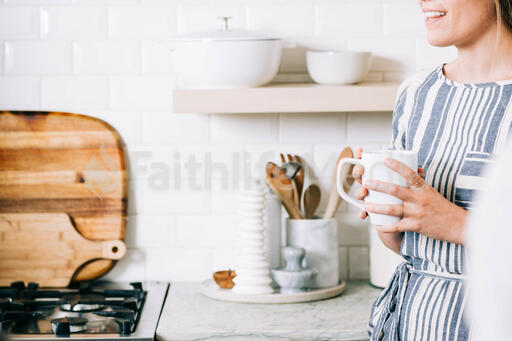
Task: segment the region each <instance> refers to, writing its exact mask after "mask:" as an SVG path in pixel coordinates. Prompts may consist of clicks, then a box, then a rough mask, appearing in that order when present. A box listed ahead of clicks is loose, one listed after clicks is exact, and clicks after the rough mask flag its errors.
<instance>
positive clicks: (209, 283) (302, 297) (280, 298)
mask: <svg viewBox="0 0 512 341" xmlns="http://www.w3.org/2000/svg"><path fill="white" fill-rule="evenodd" d="M345 284H346V283H345V281H341V282H340V284H338V285H336V286H334V287H330V288H323V289H317V290H312V291H308V292H301V293H298V294H280V293H278V292H275V293H273V294H256V295H254V294H238V293H236V292H233V291H231V289H221V288H219V287H218V286H217V284H216V283H215V282H214V281H213V279H208V280H206V281H204V282H203V283H201V293H202V294H203V295H205V296H207V297H210V298H213V299H216V300H220V301H229V302H239V303H300V302H312V301H319V300H325V299H327V298H332V297H336V296H338V295H340V294H341V293H342V292H343V290H345Z"/></svg>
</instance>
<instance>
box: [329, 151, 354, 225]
mask: <svg viewBox="0 0 512 341" xmlns="http://www.w3.org/2000/svg"><path fill="white" fill-rule="evenodd" d="M353 155H354V154H353V152H352V149H351V148H350V147H346V148H345V149H343V150H342V151H341V153H340V154H339V155H338V160H337V161H336V166H335V167H334V175H333V179H332V186H331V193H329V201H327V208H326V209H325V213H324V219H330V218H332V217H334V215H335V214H336V210H337V209H338V207H339V206H340V203H341V197H340V195H339V194H338V190H337V189H336V175H337V174H336V171H337V169H338V164H339V163H340V161H341V160H342V159H344V158H347V157H353ZM352 168H353V166H351V167H345V169H344V170H343V174H342V176H343V177H344V178H347V174H350V173H352ZM353 183H354V178H353V177H348V178H347V184H346V186H345V187H346V188H345V190H346V191H348V190H349V189H350V187H351V186H352V184H353Z"/></svg>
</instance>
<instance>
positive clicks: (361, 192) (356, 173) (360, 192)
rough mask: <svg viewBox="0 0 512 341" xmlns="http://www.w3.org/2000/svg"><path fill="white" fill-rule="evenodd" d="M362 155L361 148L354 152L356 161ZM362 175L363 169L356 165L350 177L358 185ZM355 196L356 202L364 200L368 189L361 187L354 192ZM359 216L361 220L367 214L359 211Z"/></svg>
mask: <svg viewBox="0 0 512 341" xmlns="http://www.w3.org/2000/svg"><path fill="white" fill-rule="evenodd" d="M362 154H363V148H359V149H357V150H356V155H355V157H356V158H357V159H360V158H361V155H362ZM363 174H364V167H363V166H360V165H356V166H354V168H353V169H352V176H353V177H354V179H355V180H356V181H357V182H359V183H360V184H362V176H363ZM355 195H356V198H357V199H358V200H364V198H365V197H366V196H367V195H368V189H367V188H366V187H364V186H362V187H361V188H358V189H357V190H356V192H355ZM359 216H360V217H361V219H366V217H367V216H368V213H367V212H366V211H363V210H361V211H360V212H359Z"/></svg>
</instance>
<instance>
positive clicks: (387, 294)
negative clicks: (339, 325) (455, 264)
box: [368, 262, 466, 341]
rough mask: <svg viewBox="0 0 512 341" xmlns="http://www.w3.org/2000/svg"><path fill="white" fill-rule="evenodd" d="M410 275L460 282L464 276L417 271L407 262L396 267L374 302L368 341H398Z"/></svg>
mask: <svg viewBox="0 0 512 341" xmlns="http://www.w3.org/2000/svg"><path fill="white" fill-rule="evenodd" d="M410 274H417V275H420V276H429V277H434V278H440V279H446V280H453V281H461V280H464V279H466V276H464V275H460V274H452V273H447V272H436V271H426V270H417V269H414V268H413V267H412V265H411V264H410V263H409V262H403V263H401V264H400V265H398V266H397V268H396V270H395V273H394V274H393V278H391V281H390V282H389V284H388V285H387V287H386V288H385V289H384V291H382V293H381V294H380V295H379V297H378V298H377V299H376V300H375V302H374V303H373V306H372V312H371V314H370V322H369V330H368V332H369V334H370V340H372V341H373V340H383V339H384V336H385V338H386V340H388V339H389V340H398V339H399V337H398V333H399V330H398V329H399V328H398V322H399V320H400V312H401V310H402V303H403V301H404V297H405V292H406V289H407V283H408V282H409V277H410Z"/></svg>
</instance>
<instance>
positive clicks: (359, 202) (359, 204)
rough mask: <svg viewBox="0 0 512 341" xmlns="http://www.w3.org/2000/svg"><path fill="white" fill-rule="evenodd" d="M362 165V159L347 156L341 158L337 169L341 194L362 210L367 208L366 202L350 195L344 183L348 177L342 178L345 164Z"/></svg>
mask: <svg viewBox="0 0 512 341" xmlns="http://www.w3.org/2000/svg"><path fill="white" fill-rule="evenodd" d="M351 164H352V165H360V166H362V165H363V163H362V162H361V159H354V158H345V159H341V161H340V163H339V164H338V169H337V171H336V188H337V189H338V193H339V195H340V196H341V197H342V198H343V199H344V200H345V201H346V202H348V203H349V204H351V205H354V206H356V207H358V208H359V209H360V210H363V211H364V210H365V208H364V204H363V201H362V200H357V199H354V198H352V197H351V196H350V195H348V193H347V192H345V189H344V188H343V184H344V183H345V180H346V179H342V178H341V175H342V174H343V166H344V165H351Z"/></svg>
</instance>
